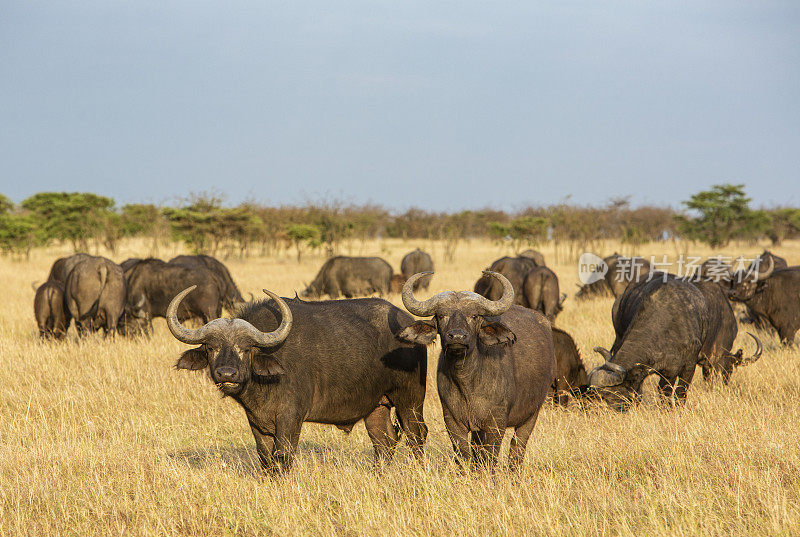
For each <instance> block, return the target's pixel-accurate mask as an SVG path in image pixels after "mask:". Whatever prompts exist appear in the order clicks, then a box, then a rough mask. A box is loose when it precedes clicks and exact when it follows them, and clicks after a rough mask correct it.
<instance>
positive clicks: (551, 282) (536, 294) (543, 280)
mask: <svg viewBox="0 0 800 537" xmlns="http://www.w3.org/2000/svg"><path fill="white" fill-rule="evenodd" d="M522 295H523V305H524V306H525V307H526V308H530V309H532V310H539V311H541V312H542V313H544V316H545V317H547V320H548V321H550V322H551V323H552V322H553V321H554V320H555V318H556V315H558V314H559V313H560V312H561V310H562V309H563V304H564V300H565V299H566V298H567V295H561V294H560V292H559V290H558V277H557V276H556V273H555V272H553V271H552V270H550V269H549V268H547V267H536V268H534V269H533V270H531V271H530V272H528V274H527V276H525V280H524V282H523V284H522Z"/></svg>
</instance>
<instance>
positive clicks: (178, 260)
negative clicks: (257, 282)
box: [169, 254, 245, 311]
mask: <svg viewBox="0 0 800 537" xmlns="http://www.w3.org/2000/svg"><path fill="white" fill-rule="evenodd" d="M169 263H170V264H171V265H180V266H182V267H188V268H192V269H193V268H206V269H208V270H210V271H211V272H213V273H214V274H216V275H217V277H218V278H219V279H220V280H221V281H222V284H223V287H224V288H223V296H222V305H223V307H225V308H226V309H228V310H229V311H232V310H233V308H236V307H239V306H241V305H243V304H244V302H245V300H244V298H242V293H241V292H240V291H239V288H238V287H237V286H236V283H234V281H233V277H232V276H231V272H230V271H229V270H228V267H226V266H225V265H224V264H223V263H222V262H221V261H219V260H218V259H216V258H214V257H211V256H210V255H203V254H200V255H179V256H177V257H173V258H172V259H170V260H169Z"/></svg>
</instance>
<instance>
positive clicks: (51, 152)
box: [0, 0, 800, 210]
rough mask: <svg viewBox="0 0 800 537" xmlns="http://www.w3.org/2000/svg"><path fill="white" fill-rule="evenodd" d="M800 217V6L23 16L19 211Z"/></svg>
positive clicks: (9, 42) (308, 5)
mask: <svg viewBox="0 0 800 537" xmlns="http://www.w3.org/2000/svg"><path fill="white" fill-rule="evenodd" d="M720 182H734V183H746V184H747V190H748V193H749V194H750V195H751V196H752V197H753V198H754V200H755V203H756V205H766V206H772V205H778V204H794V205H800V2H798V1H797V0H789V1H786V2H773V1H757V2H756V1H742V2H737V1H733V0H724V1H719V2H700V1H679V0H669V1H664V2H650V1H648V2H643V1H641V0H632V1H629V2H622V1H606V0H603V1H598V0H591V1H585V2H581V1H576V2H569V1H564V0H558V1H553V2H547V3H534V2H530V1H526V2H496V3H490V2H464V1H459V2H446V3H444V2H438V3H431V2H406V1H404V2H374V1H368V2H367V1H364V2H358V1H347V2H332V1H330V0H326V1H320V2H304V1H294V0H292V1H286V2H253V3H237V2H216V1H215V2H204V1H192V2H166V1H163V0H159V1H152V2H151V1H145V0H137V1H135V2H115V1H110V0H103V1H99V2H91V1H90V2H61V1H59V2H53V1H46V2H40V1H32V0H25V1H16V0H4V1H3V2H2V7H0V192H2V193H4V194H6V195H7V196H9V197H11V198H12V199H14V200H15V201H20V200H22V199H23V198H25V197H27V196H29V195H30V194H33V193H35V192H39V191H44V190H59V191H61V190H67V191H92V192H97V193H101V194H105V195H109V196H112V197H114V198H115V199H116V200H117V201H118V202H120V203H125V202H135V201H155V202H161V201H170V200H174V199H175V197H176V196H179V195H181V194H185V193H188V192H189V191H195V192H197V191H206V190H210V189H216V190H217V191H218V192H221V193H224V194H225V196H226V197H227V200H228V201H229V202H231V203H237V202H239V201H242V200H244V199H247V198H253V199H255V200H258V201H261V202H264V203H268V204H275V205H278V204H285V203H302V202H303V201H305V200H308V199H311V200H321V199H331V198H336V199H339V200H343V201H346V202H353V203H362V202H374V203H379V204H383V205H386V206H388V207H391V208H394V209H398V210H402V209H405V208H407V207H410V206H417V207H422V208H426V209H436V210H454V209H461V208H480V207H486V206H490V207H495V208H505V209H513V208H519V207H521V206H523V205H526V204H533V205H539V204H549V203H556V202H560V201H563V200H564V199H565V198H567V197H569V200H570V201H571V202H575V203H581V204H584V203H605V202H606V201H607V200H608V199H609V198H611V197H615V196H624V195H631V200H632V202H633V203H635V204H639V203H652V204H659V205H671V206H674V207H678V206H679V204H680V201H681V200H684V199H686V198H687V197H688V196H689V195H690V194H691V193H693V192H696V191H698V190H700V189H702V188H705V187H708V186H710V185H712V184H715V183H720Z"/></svg>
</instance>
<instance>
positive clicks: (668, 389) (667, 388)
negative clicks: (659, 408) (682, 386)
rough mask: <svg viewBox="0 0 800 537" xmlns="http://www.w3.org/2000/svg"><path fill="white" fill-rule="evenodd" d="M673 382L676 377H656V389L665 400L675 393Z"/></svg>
mask: <svg viewBox="0 0 800 537" xmlns="http://www.w3.org/2000/svg"><path fill="white" fill-rule="evenodd" d="M675 382H676V379H668V378H666V377H661V378H660V379H658V390H659V391H660V392H661V395H663V396H664V397H665V398H666V399H667V401H669V400H671V399H672V396H673V394H674V393H675Z"/></svg>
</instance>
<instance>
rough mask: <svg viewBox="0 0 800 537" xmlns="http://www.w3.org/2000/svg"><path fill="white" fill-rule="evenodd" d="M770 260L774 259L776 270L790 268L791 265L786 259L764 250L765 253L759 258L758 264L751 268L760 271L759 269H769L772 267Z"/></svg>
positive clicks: (752, 265)
mask: <svg viewBox="0 0 800 537" xmlns="http://www.w3.org/2000/svg"><path fill="white" fill-rule="evenodd" d="M770 259H772V266H773V267H775V268H776V269H785V268H789V263H787V262H786V260H785V259H784V258H782V257H780V256H777V255H775V254H773V253H772V252H770V251H769V250H764V252H763V253H762V254H761V255H760V256H758V262H757V263H751V264H750V268H751V269H752V270H758V269H759V267H768V266H769V265H770V261H769V260H770Z"/></svg>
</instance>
